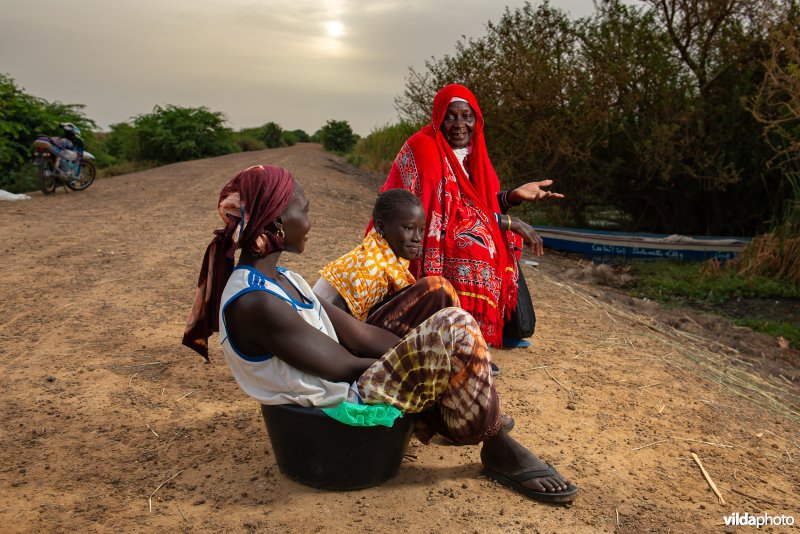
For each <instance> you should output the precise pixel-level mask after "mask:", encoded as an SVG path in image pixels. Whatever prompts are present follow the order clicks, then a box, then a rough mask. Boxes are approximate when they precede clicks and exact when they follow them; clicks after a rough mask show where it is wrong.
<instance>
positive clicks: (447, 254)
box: [381, 84, 521, 347]
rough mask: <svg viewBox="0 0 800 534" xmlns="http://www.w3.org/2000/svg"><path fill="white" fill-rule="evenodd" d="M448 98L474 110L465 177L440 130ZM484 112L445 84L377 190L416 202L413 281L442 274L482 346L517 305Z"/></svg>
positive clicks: (498, 337)
mask: <svg viewBox="0 0 800 534" xmlns="http://www.w3.org/2000/svg"><path fill="white" fill-rule="evenodd" d="M453 98H462V99H464V100H466V101H467V103H468V104H469V105H470V107H471V108H472V110H473V112H474V113H475V127H474V129H473V132H472V138H471V140H470V153H469V155H468V156H467V159H466V161H465V166H466V167H467V169H468V170H469V176H468V175H467V174H466V173H465V172H464V169H462V167H461V164H460V163H459V162H458V158H456V155H455V153H454V152H453V150H452V148H450V145H449V144H448V142H447V139H445V137H444V135H443V134H442V132H441V129H440V127H441V124H442V121H443V120H444V117H445V114H446V113H447V108H448V106H449V105H450V102H451V101H452V100H453ZM483 126H484V122H483V114H482V113H481V109H480V107H479V106H478V101H477V99H476V98H475V95H473V94H472V92H471V91H470V90H469V89H467V88H466V87H464V86H463V85H456V84H453V85H448V86H446V87H444V88H443V89H441V90H440V91H439V92H438V93H437V94H436V97H435V98H434V100H433V114H432V120H431V123H430V124H429V125H427V126H425V127H424V128H422V129H421V130H420V131H419V132H417V133H416V134H414V135H413V136H411V137H410V138H409V139H408V141H407V142H406V144H405V145H404V146H403V148H402V149H401V150H400V153H399V154H398V155H397V157H396V158H395V161H394V164H393V165H392V170H391V172H390V173H389V177H388V178H387V180H386V183H385V184H384V185H383V187H382V188H381V191H382V192H383V191H386V190H387V189H392V188H396V187H402V188H405V189H408V190H409V191H411V192H412V193H414V194H415V195H417V196H418V197H419V198H420V199H421V200H422V205H423V207H424V208H425V211H426V213H427V229H426V232H425V239H424V242H423V250H422V254H421V255H420V256H418V257H417V259H415V260H414V261H413V262H412V264H411V272H412V273H413V274H414V276H416V277H418V278H420V277H422V276H433V275H438V276H444V277H445V278H447V279H448V280H449V281H450V282H451V283H452V284H453V286H454V287H455V288H456V291H457V292H458V294H459V298H460V300H461V305H462V307H463V308H464V309H465V310H467V311H468V312H470V313H471V314H472V315H473V316H474V317H475V319H477V321H478V323H479V324H480V325H481V330H482V332H483V335H484V337H485V338H486V341H488V342H489V343H491V344H493V345H495V346H498V347H499V346H502V329H503V322H504V319H505V318H506V317H507V316H508V315H509V314H510V313H511V311H512V310H513V309H514V307H515V306H516V301H517V286H516V279H517V268H516V261H515V257H514V253H513V252H512V248H514V247H519V246H520V243H521V240H520V238H519V236H517V235H516V234H513V233H511V232H506V231H503V230H500V227H499V225H498V224H497V220H496V219H495V215H494V214H495V213H499V212H500V206H499V205H498V202H497V193H498V192H499V191H500V180H499V179H498V178H497V174H496V173H495V171H494V167H492V163H491V161H489V155H488V152H487V150H486V141H485V139H484V136H483Z"/></svg>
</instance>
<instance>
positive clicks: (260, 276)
mask: <svg viewBox="0 0 800 534" xmlns="http://www.w3.org/2000/svg"><path fill="white" fill-rule="evenodd" d="M239 269H244V270H246V271H248V272H249V273H250V274H249V275H248V277H247V283H248V285H251V286H257V287H259V288H262V289H264V290H265V291H267V292H268V293H272V294H273V295H275V296H276V297H278V298H281V299H283V300H285V301H286V302H288V303H289V304H291V305H292V306H293V307H294V308H295V309H297V308H302V309H304V310H310V309H313V308H314V301H313V300H311V299H310V298H308V297H306V296H305V295H304V294H303V292H302V291H300V288H299V287H297V285H296V284H295V283H294V281H293V280H292V278H291V277H289V276H286V277H285V278H286V280H288V282H289V284H290V285H291V286H292V287H293V288H294V290H295V291H297V294H298V295H300V296H301V297H303V299H305V300H306V301H308V302H303V301H301V300H297V299H296V298H294V297H292V296H291V295H290V294H288V293H287V292H286V290H285V289H283V288H282V287H281V285H280V284H279V283H278V282H277V281H275V280H273V279H272V278H270V277H269V276H267V275H265V274H264V273H262V272H261V271H259V270H258V269H256V268H254V267H250V266H249V265H240V266H237V267H236V268H235V269H234V271H237V270H239ZM278 272H279V273H280V274H284V273H285V272H287V269H284V268H283V267H278ZM267 281H268V282H270V283H272V284H275V285H276V286H278V287H279V288H280V290H281V291H282V292H283V293H284V296H281V295H278V294H277V293H274V292H273V291H269V290H267V289H266V284H265V282H267ZM321 307H322V306H320V308H321Z"/></svg>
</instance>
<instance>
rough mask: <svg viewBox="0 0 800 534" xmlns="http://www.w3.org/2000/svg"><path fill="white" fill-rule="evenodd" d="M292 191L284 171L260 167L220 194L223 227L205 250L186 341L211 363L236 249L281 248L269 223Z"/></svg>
mask: <svg viewBox="0 0 800 534" xmlns="http://www.w3.org/2000/svg"><path fill="white" fill-rule="evenodd" d="M293 193H294V178H293V177H292V175H291V173H289V171H287V170H286V169H282V168H280V167H273V166H271V165H256V166H254V167H249V168H247V169H245V170H243V171H241V172H240V173H239V174H237V175H236V176H235V177H234V178H233V179H232V180H231V181H230V182H228V183H227V184H226V185H225V187H223V188H222V192H221V193H220V194H219V203H218V205H217V211H218V212H219V215H220V217H222V222H223V223H224V224H225V227H224V228H221V229H219V230H215V231H214V239H213V240H212V241H211V243H210V244H209V245H208V248H206V254H205V257H204V258H203V266H202V268H201V270H200V278H199V280H198V281H197V290H196V291H195V296H194V303H193V304H192V310H191V311H190V312H189V319H188V320H187V321H186V329H185V330H184V333H183V344H184V345H186V346H187V347H189V348H191V349H193V350H195V351H197V352H198V353H199V354H200V355H201V356H202V357H203V358H204V359H205V360H206V361H208V336H210V335H211V333H212V332H218V331H219V306H220V300H221V298H222V291H223V289H225V284H226V283H227V282H228V278H229V277H230V275H231V273H232V272H233V262H234V252H236V249H237V248H241V249H243V250H246V251H247V252H249V253H250V254H251V255H253V256H256V257H261V256H265V255H267V254H270V253H272V252H279V251H281V250H283V239H282V237H278V235H276V234H275V233H274V232H271V231H268V230H267V229H266V228H265V227H266V226H267V225H268V224H269V223H271V222H272V221H274V220H275V218H276V217H277V216H278V215H280V214H281V213H282V212H283V210H284V208H285V207H286V205H287V204H288V203H289V201H290V200H291V198H292V194H293Z"/></svg>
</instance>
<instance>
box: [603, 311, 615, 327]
mask: <svg viewBox="0 0 800 534" xmlns="http://www.w3.org/2000/svg"><path fill="white" fill-rule="evenodd" d="M603 311H604V312H605V314H606V315H608V318H609V319H611V322H612V323H614V324H617V320H616V319H614V318H613V317H611V314H610V313H608V310H603Z"/></svg>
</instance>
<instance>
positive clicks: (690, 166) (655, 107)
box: [395, 0, 800, 235]
mask: <svg viewBox="0 0 800 534" xmlns="http://www.w3.org/2000/svg"><path fill="white" fill-rule="evenodd" d="M595 7H596V10H595V13H594V14H593V15H592V16H590V17H587V18H582V19H578V20H572V19H570V18H569V17H568V16H567V15H566V14H565V13H564V12H563V11H561V10H559V9H556V8H554V7H552V6H550V4H549V3H547V2H545V3H543V4H541V5H540V6H538V7H533V6H531V5H530V4H526V5H525V6H524V7H522V8H519V9H515V10H513V11H512V10H508V9H507V10H506V12H505V14H504V15H503V16H502V17H501V18H500V20H499V21H497V22H490V23H488V25H487V27H486V33H485V35H484V36H482V37H479V38H472V39H464V40H462V41H460V42H459V43H458V44H457V46H456V51H455V53H454V54H453V55H447V56H444V57H442V58H438V59H437V58H432V59H430V60H429V61H427V62H426V64H425V67H424V69H420V70H416V69H410V71H409V74H408V76H407V78H406V83H405V88H404V90H403V92H402V94H401V95H399V96H398V97H397V98H396V102H395V103H396V106H397V109H398V111H399V113H400V116H401V118H402V119H403V120H405V121H407V122H410V123H417V124H419V123H425V122H428V121H429V120H430V110H431V106H432V102H433V96H434V95H435V93H436V91H437V90H438V89H439V88H441V87H442V86H444V85H446V84H448V83H462V84H464V85H466V86H467V87H469V88H470V89H471V90H472V91H473V92H474V93H475V94H476V96H477V97H478V101H479V103H480V106H481V109H482V111H483V113H484V117H485V120H486V138H487V144H488V146H489V150H490V155H491V157H492V161H493V163H494V164H495V167H496V168H497V171H498V174H499V175H500V176H501V179H502V180H503V181H504V185H505V186H507V187H513V186H515V185H518V184H520V183H523V182H526V181H529V180H537V179H543V178H552V179H554V180H555V181H556V184H557V188H556V190H558V191H559V192H563V193H565V194H566V195H567V200H566V201H564V202H560V203H554V204H552V205H550V206H547V207H545V208H544V209H546V210H547V217H548V219H549V220H550V221H551V222H555V223H560V224H565V225H577V226H612V227H616V228H621V229H629V230H644V231H655V232H665V233H674V232H680V233H693V234H700V235H754V234H755V233H757V232H761V231H764V230H767V229H769V228H770V227H771V226H774V225H779V224H782V223H783V222H784V221H785V220H786V218H787V217H794V221H795V228H796V224H797V209H796V207H797V202H798V201H799V200H800V173H798V171H800V106H798V98H800V58H798V54H797V51H798V43H799V42H800V29H799V28H800V9H798V2H797V0H641V1H640V2H639V4H637V5H635V6H630V5H626V4H624V3H622V2H621V1H619V0H598V1H597V2H596V3H595ZM538 209H541V208H538ZM793 210H794V211H793ZM793 213H794V215H792V214H793Z"/></svg>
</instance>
